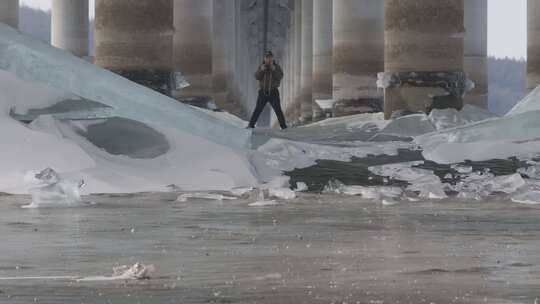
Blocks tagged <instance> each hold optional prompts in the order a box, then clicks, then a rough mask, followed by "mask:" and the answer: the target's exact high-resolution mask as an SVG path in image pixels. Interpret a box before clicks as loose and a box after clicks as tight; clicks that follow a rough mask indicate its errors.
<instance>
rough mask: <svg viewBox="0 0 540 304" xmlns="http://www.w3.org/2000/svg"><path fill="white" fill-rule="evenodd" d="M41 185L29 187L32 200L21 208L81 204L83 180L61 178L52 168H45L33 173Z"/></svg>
mask: <svg viewBox="0 0 540 304" xmlns="http://www.w3.org/2000/svg"><path fill="white" fill-rule="evenodd" d="M35 178H36V180H38V181H40V182H42V185H41V186H38V187H35V188H32V189H30V191H29V192H30V194H31V196H32V202H31V204H29V205H25V206H22V208H54V207H60V208H62V207H77V206H81V205H83V203H82V200H81V194H80V189H81V188H82V187H83V186H84V181H83V180H71V179H65V178H62V177H61V176H60V175H59V174H58V173H56V171H54V170H53V169H50V168H47V169H45V170H43V171H41V172H39V173H37V174H35Z"/></svg>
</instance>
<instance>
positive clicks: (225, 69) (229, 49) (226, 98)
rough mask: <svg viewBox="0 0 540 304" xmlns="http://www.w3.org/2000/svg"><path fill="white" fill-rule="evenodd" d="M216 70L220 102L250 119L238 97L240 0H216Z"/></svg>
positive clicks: (215, 94)
mask: <svg viewBox="0 0 540 304" xmlns="http://www.w3.org/2000/svg"><path fill="white" fill-rule="evenodd" d="M212 5H213V21H212V27H213V30H212V40H213V47H212V74H213V79H212V83H213V97H214V100H215V102H216V105H217V106H218V107H219V108H220V109H223V110H225V111H227V112H229V113H232V114H235V115H237V116H239V117H242V118H245V119H247V114H246V113H245V111H244V108H243V107H242V105H241V103H240V100H238V98H235V95H234V93H233V90H234V81H233V78H234V72H233V71H234V69H235V64H236V56H235V52H236V51H237V50H236V24H235V20H236V16H235V15H236V2H234V1H220V0H213V4H212Z"/></svg>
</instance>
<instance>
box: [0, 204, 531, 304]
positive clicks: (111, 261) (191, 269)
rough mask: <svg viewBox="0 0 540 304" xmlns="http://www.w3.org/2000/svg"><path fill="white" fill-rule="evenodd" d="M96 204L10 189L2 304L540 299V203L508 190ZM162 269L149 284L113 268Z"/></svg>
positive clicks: (3, 223) (2, 220)
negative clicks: (408, 197)
mask: <svg viewBox="0 0 540 304" xmlns="http://www.w3.org/2000/svg"><path fill="white" fill-rule="evenodd" d="M85 199H87V200H90V201H93V202H95V203H96V204H95V205H93V206H89V207H83V208H66V209H33V210H30V209H22V208H20V206H21V205H23V204H26V203H28V201H29V197H25V196H4V197H1V198H0V200H1V201H0V213H1V214H2V216H1V217H0V246H1V250H0V303H31V302H36V303H531V304H533V303H538V302H539V301H540V221H539V220H538V219H539V218H540V208H538V207H535V206H524V205H518V204H513V203H510V202H508V201H506V200H495V201H490V202H475V203H463V202H461V203H460V202H452V201H443V202H437V203H430V202H415V203H401V204H399V205H395V206H382V205H380V204H375V203H370V202H363V201H361V199H359V198H357V197H342V196H333V195H323V196H318V195H314V194H303V195H301V196H300V197H299V198H297V199H296V200H293V201H290V202H288V203H284V204H281V205H278V206H272V207H264V208H257V207H248V204H249V203H250V202H252V201H250V200H247V199H246V200H237V201H224V202H216V201H206V200H190V201H187V202H177V201H176V195H174V194H138V195H129V196H109V195H108V196H93V197H87V198H85ZM136 262H142V263H144V264H146V265H149V264H152V265H154V268H155V271H154V272H152V273H151V274H150V276H151V278H150V279H148V280H117V281H105V280H103V281H100V280H94V281H77V280H76V278H78V277H88V276H110V275H111V274H112V268H113V267H115V266H118V265H133V264H134V263H136Z"/></svg>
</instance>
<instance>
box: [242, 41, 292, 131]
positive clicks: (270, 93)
mask: <svg viewBox="0 0 540 304" xmlns="http://www.w3.org/2000/svg"><path fill="white" fill-rule="evenodd" d="M255 79H257V80H258V81H259V96H258V97H257V106H255V110H254V111H253V115H251V120H250V121H249V125H248V128H250V129H253V128H255V124H256V123H257V120H258V119H259V115H261V112H262V111H263V109H264V106H266V104H267V103H270V105H271V106H272V108H273V109H274V112H275V113H276V116H277V118H278V121H279V125H280V127H281V129H282V130H284V129H287V124H286V123H285V116H283V111H282V110H281V100H280V98H279V90H278V89H279V86H280V84H281V80H282V79H283V70H282V69H281V67H280V66H279V64H277V63H276V62H275V61H274V54H272V52H271V51H268V52H266V53H265V54H264V61H263V64H262V65H261V66H260V67H259V68H258V69H257V72H255Z"/></svg>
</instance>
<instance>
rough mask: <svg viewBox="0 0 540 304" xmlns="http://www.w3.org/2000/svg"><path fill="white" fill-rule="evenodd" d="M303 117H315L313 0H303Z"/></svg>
mask: <svg viewBox="0 0 540 304" xmlns="http://www.w3.org/2000/svg"><path fill="white" fill-rule="evenodd" d="M301 36H302V38H301V39H302V68H301V69H302V70H301V75H300V86H301V96H302V97H301V98H302V104H301V112H302V114H301V119H302V121H303V122H305V121H311V119H312V118H313V107H312V104H313V0H302V34H301Z"/></svg>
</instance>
